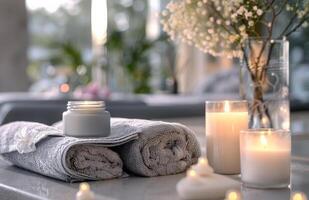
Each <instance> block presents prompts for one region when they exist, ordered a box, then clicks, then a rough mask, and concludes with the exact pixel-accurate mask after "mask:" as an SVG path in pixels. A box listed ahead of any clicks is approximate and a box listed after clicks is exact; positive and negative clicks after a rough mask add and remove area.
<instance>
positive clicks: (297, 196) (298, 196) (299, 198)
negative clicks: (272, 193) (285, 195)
mask: <svg viewBox="0 0 309 200" xmlns="http://www.w3.org/2000/svg"><path fill="white" fill-rule="evenodd" d="M291 200H307V197H306V195H305V194H304V193H302V192H295V193H294V194H293V195H292V198H291Z"/></svg>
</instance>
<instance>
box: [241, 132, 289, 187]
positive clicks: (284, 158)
mask: <svg viewBox="0 0 309 200" xmlns="http://www.w3.org/2000/svg"><path fill="white" fill-rule="evenodd" d="M240 145H241V179H242V181H243V182H244V184H245V185H247V186H251V187H257V188H278V187H287V186H288V185H289V183H290V160H291V158H290V157H291V137H290V134H289V132H288V131H286V130H272V129H257V130H247V131H243V132H242V133H241V138H240Z"/></svg>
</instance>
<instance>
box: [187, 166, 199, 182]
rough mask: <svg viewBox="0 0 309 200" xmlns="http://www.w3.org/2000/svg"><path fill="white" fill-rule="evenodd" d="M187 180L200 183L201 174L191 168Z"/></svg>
mask: <svg viewBox="0 0 309 200" xmlns="http://www.w3.org/2000/svg"><path fill="white" fill-rule="evenodd" d="M187 180H188V181H189V182H190V183H193V184H194V183H199V180H200V179H199V175H198V174H197V173H196V171H195V170H194V169H189V170H188V171H187Z"/></svg>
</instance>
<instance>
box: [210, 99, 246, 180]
mask: <svg viewBox="0 0 309 200" xmlns="http://www.w3.org/2000/svg"><path fill="white" fill-rule="evenodd" d="M247 105H248V104H247V102H246V101H216V102H206V113H205V121H206V141H207V157H208V160H209V163H210V165H211V166H212V167H213V168H214V171H215V172H216V173H219V174H239V173H240V150H239V134H240V131H241V130H245V129H247V128H248V107H247Z"/></svg>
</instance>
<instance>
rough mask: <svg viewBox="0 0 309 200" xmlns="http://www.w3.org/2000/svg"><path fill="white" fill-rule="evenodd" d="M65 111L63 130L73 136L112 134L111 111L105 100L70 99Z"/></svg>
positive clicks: (104, 135) (103, 135)
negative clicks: (107, 109) (106, 107)
mask: <svg viewBox="0 0 309 200" xmlns="http://www.w3.org/2000/svg"><path fill="white" fill-rule="evenodd" d="M67 109H68V110H67V111H66V112H64V113H63V116H62V117H63V131H64V134H65V135H67V136H73V137H106V136H109V135H110V113H109V112H108V111H106V110H105V103H104V101H69V102H68V105H67Z"/></svg>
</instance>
